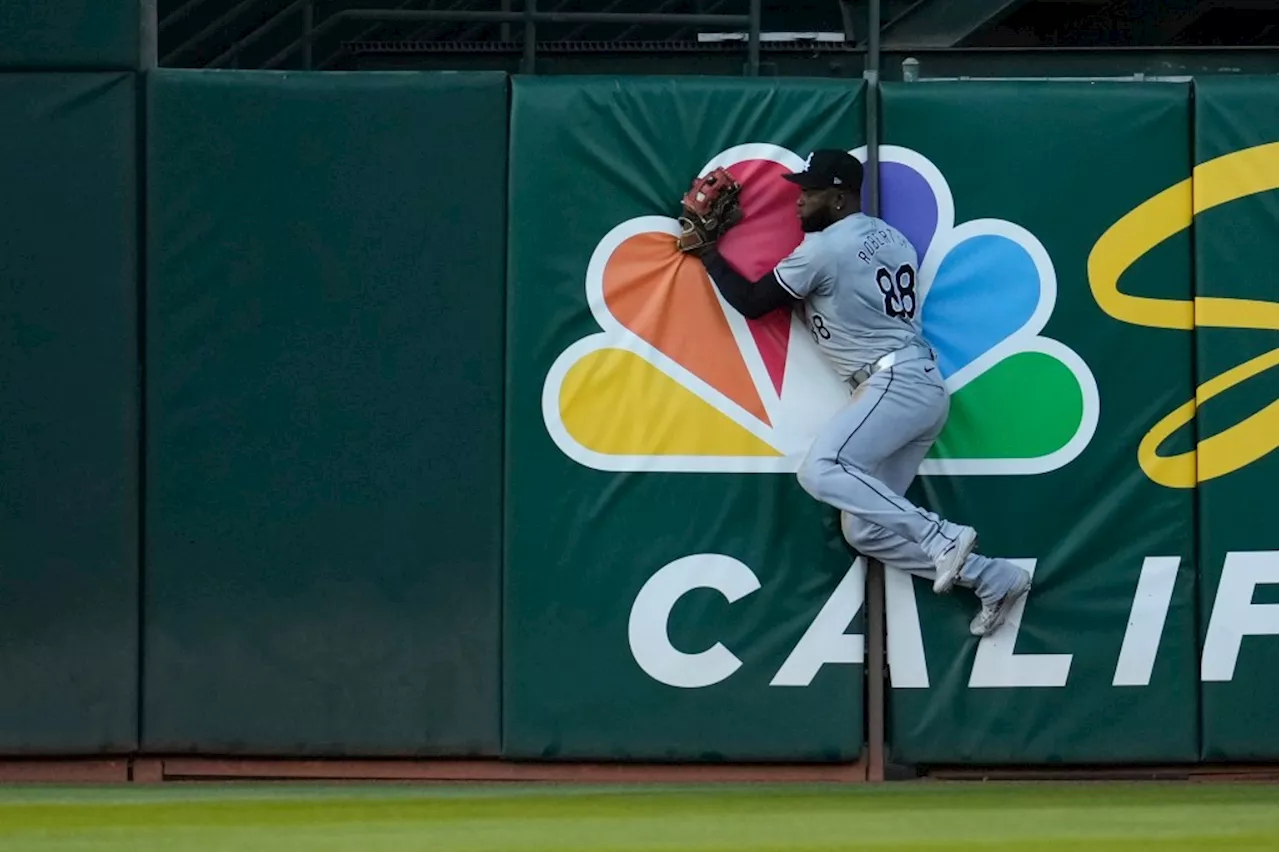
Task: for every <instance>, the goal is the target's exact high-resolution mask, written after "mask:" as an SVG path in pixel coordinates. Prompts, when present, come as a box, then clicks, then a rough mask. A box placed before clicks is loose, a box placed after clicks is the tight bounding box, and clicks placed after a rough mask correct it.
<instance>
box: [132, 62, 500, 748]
mask: <svg viewBox="0 0 1280 852" xmlns="http://www.w3.org/2000/svg"><path fill="white" fill-rule="evenodd" d="M148 99H149V104H148V109H149V116H150V122H149V126H148V139H147V164H148V169H149V174H148V216H149V227H148V240H149V243H148V248H149V254H148V260H149V279H148V287H147V295H146V320H147V335H146V336H147V341H146V347H147V348H146V363H147V380H146V385H147V424H146V425H147V432H146V436H147V437H146V447H147V458H146V470H147V476H146V534H145V543H146V544H145V546H146V560H147V569H148V571H147V577H146V586H145V598H144V607H145V624H146V632H145V657H144V669H143V672H144V682H145V691H144V705H143V741H144V745H145V747H146V748H148V749H150V750H153V751H168V752H173V751H204V752H221V753H249V752H253V753H272V754H282V753H290V754H335V755H337V754H341V755H360V754H368V755H393V754H394V755H398V754H404V755H428V754H451V755H452V754H456V755H479V754H489V755H492V754H496V753H497V751H498V748H499V698H500V694H499V693H500V686H499V683H500V671H499V663H500V659H499V638H500V637H499V627H500V625H499V611H500V585H499V584H500V579H501V577H500V555H501V532H500V528H501V516H500V512H501V450H502V446H501V428H502V427H501V423H502V342H503V341H502V323H503V318H502V311H503V260H502V259H503V255H504V249H503V240H504V235H505V221H504V216H505V213H504V204H503V199H504V198H505V186H504V182H505V173H506V117H507V82H506V78H505V77H504V76H502V75H499V74H479V75H471V74H439V75H431V74H394V73H390V74H375V73H362V74H324V75H319V74H315V75H310V74H282V73H271V72H266V73H236V74H227V73H218V72H177V71H161V72H159V73H156V74H153V75H150V77H149V88H148Z"/></svg>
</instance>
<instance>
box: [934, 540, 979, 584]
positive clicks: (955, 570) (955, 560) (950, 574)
mask: <svg viewBox="0 0 1280 852" xmlns="http://www.w3.org/2000/svg"><path fill="white" fill-rule="evenodd" d="M960 535H961V536H962V537H964V536H967V537H968V539H969V541H968V542H967V543H963V540H962V541H957V542H956V546H955V547H954V548H953V549H952V551H951V554H950V555H949V556H948V557H947V563H946V567H945V568H939V569H938V576H937V577H936V578H935V579H934V581H933V593H934V594H935V595H941V594H944V593H946V592H949V591H951V587H952V586H954V585H955V584H956V579H957V578H958V577H959V576H960V572H961V570H963V569H964V563H965V562H966V561H967V560H968V559H969V554H971V553H973V551H974V549H975V548H977V546H978V533H977V531H976V530H973V529H968V530H966V531H964V532H962V533H961V534H960Z"/></svg>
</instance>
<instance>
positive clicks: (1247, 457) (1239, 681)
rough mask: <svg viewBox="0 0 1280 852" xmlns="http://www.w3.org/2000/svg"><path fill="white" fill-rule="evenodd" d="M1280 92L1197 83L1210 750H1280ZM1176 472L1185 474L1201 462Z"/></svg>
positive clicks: (1242, 83)
mask: <svg viewBox="0 0 1280 852" xmlns="http://www.w3.org/2000/svg"><path fill="white" fill-rule="evenodd" d="M1278 95H1280V92H1278V91H1277V84H1276V77H1275V76H1274V75H1272V76H1268V77H1240V78H1205V79H1201V80H1197V81H1196V87H1195V100H1196V106H1195V114H1196V118H1195V146H1196V150H1195V155H1196V170H1195V178H1194V187H1193V193H1194V197H1195V208H1196V217H1195V251H1196V296H1197V298H1198V299H1199V300H1200V301H1198V303H1197V306H1196V326H1197V327H1196V332H1195V338H1196V368H1197V376H1196V383H1197V387H1198V392H1197V397H1198V398H1199V400H1200V408H1199V410H1198V411H1197V415H1196V425H1197V433H1198V440H1199V443H1198V453H1197V455H1196V459H1195V460H1196V465H1195V468H1196V469H1198V471H1199V480H1200V482H1199V485H1198V487H1197V493H1198V497H1199V501H1200V504H1199V508H1200V521H1199V533H1200V624H1201V629H1202V630H1203V631H1204V633H1203V634H1202V636H1203V643H1204V649H1203V656H1202V661H1201V668H1200V676H1201V680H1202V685H1201V706H1202V713H1203V727H1202V736H1203V743H1202V749H1203V757H1205V758H1206V759H1209V760H1246V759H1248V760H1270V761H1274V760H1275V759H1276V757H1277V745H1276V740H1277V738H1276V730H1277V727H1278V720H1277V702H1276V693H1277V689H1278V688H1280V685H1278V684H1277V677H1276V671H1277V668H1280V660H1278V659H1277V650H1276V648H1277V640H1276V631H1277V629H1278V628H1280V606H1277V599H1276V590H1277V581H1280V560H1278V558H1277V552H1276V551H1277V545H1280V541H1277V533H1276V517H1277V515H1278V514H1280V507H1277V498H1276V494H1277V486H1276V483H1277V480H1278V479H1280V469H1278V468H1280V466H1278V465H1277V461H1276V457H1277V453H1276V444H1277V438H1278V434H1280V417H1278V416H1277V410H1278V409H1280V403H1277V401H1276V383H1277V376H1276V363H1277V356H1278V355H1280V353H1278V352H1277V349H1276V329H1277V327H1278V325H1280V323H1277V318H1278V314H1280V312H1278V311H1277V307H1276V295H1277V293H1276V291H1277V281H1278V280H1280V269H1277V263H1276V257H1277V253H1278V252H1280V246H1278V245H1277V239H1276V232H1277V228H1278V227H1280V222H1278V221H1277V215H1276V183H1277V178H1276V176H1277V171H1278V170H1280V162H1278V158H1277V156H1276V151H1277V147H1280V146H1277V139H1278V138H1280V137H1278V135H1277V128H1276V102H1277V96H1278ZM1165 333H1166V334H1168V335H1171V336H1172V335H1181V334H1185V333H1186V332H1185V331H1181V330H1169V331H1166V332H1165ZM1189 400H1190V397H1188V398H1187V400H1180V402H1187V401H1189ZM1160 413H1164V412H1160ZM1170 413H1171V414H1173V413H1174V412H1170ZM1177 473H1178V474H1180V475H1182V476H1183V477H1184V480H1183V482H1182V483H1181V484H1185V482H1186V480H1188V479H1190V476H1191V473H1192V468H1191V467H1190V466H1189V465H1186V464H1185V463H1184V465H1183V466H1182V467H1181V468H1180V469H1178V471H1177Z"/></svg>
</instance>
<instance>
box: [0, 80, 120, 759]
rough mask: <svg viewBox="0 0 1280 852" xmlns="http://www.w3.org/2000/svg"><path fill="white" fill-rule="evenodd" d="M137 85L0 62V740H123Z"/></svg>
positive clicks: (53, 744)
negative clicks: (18, 70) (9, 69)
mask: <svg viewBox="0 0 1280 852" xmlns="http://www.w3.org/2000/svg"><path fill="white" fill-rule="evenodd" d="M137 97H138V95H137V92H136V90H135V81H134V79H133V78H132V77H131V76H130V75H128V74H119V73H105V74H39V75H36V74H0V115H3V116H4V119H3V122H4V132H3V133H2V134H0V186H3V187H4V199H5V203H4V204H3V205H0V234H3V235H4V236H3V238H2V240H0V242H2V243H3V246H4V248H3V251H0V753H5V754H14V753H31V754H35V753H40V754H51V753H81V754H84V753H94V752H106V751H112V752H114V751H126V750H129V749H131V748H133V747H134V745H135V744H136V742H137V727H136V716H137V683H138V681H137V662H138V645H137V636H138V604H137V595H138V542H137V539H138V527H137V518H138V476H137V469H138V397H139V389H138V378H137V375H138V345H137V269H138V259H137V232H138V199H137V185H138V170H137V150H136V145H137V143H136V136H137V133H136V127H137V119H136V115H137V110H136V104H137Z"/></svg>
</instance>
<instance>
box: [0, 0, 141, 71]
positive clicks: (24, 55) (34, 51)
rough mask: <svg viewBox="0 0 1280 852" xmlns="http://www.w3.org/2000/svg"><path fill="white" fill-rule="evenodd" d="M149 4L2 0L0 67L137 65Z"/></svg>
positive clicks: (124, 0) (122, 0)
mask: <svg viewBox="0 0 1280 852" xmlns="http://www.w3.org/2000/svg"><path fill="white" fill-rule="evenodd" d="M154 5H155V2H154V0H4V2H3V3H0V68H30V69H33V70H49V69H68V70H70V69H81V70H88V69H97V70H106V69H118V70H122V71H123V70H129V69H134V68H138V67H139V63H140V61H141V53H142V45H143V37H142V31H143V16H144V14H146V12H145V9H144V7H146V6H152V7H154Z"/></svg>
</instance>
